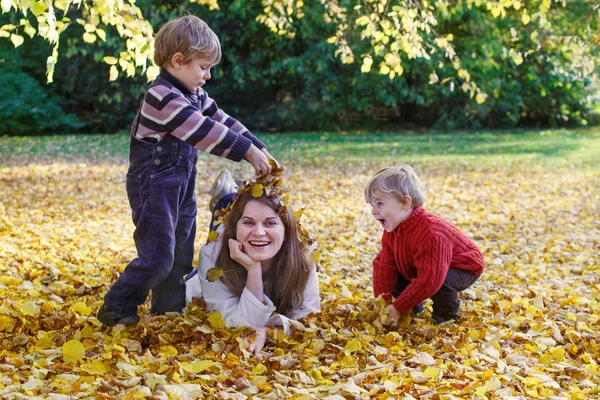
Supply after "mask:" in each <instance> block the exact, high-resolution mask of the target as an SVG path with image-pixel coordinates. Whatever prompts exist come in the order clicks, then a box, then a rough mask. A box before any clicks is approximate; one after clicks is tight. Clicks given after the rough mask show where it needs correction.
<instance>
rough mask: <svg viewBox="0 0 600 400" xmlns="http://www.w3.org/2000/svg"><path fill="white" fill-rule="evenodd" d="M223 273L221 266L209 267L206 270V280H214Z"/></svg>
mask: <svg viewBox="0 0 600 400" xmlns="http://www.w3.org/2000/svg"><path fill="white" fill-rule="evenodd" d="M223 273H224V271H223V269H221V268H211V269H209V270H208V271H206V280H207V281H209V282H214V281H216V280H217V279H219V278H220V277H222V276H223Z"/></svg>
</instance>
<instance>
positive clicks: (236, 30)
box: [0, 0, 600, 132]
mask: <svg viewBox="0 0 600 400" xmlns="http://www.w3.org/2000/svg"><path fill="white" fill-rule="evenodd" d="M18 3H19V4H20V3H22V2H18ZM101 3H102V4H107V3H104V2H96V1H94V2H91V3H90V4H91V6H85V7H84V6H81V5H80V6H79V7H72V8H71V9H69V11H68V13H67V14H65V15H68V17H69V19H70V21H74V22H72V23H70V24H69V25H68V29H63V30H62V31H61V33H60V38H61V46H60V52H59V54H60V60H61V61H60V62H58V63H57V64H56V65H55V66H54V67H53V68H55V70H54V71H55V73H54V84H52V85H49V86H46V87H43V91H44V92H46V93H47V94H48V96H49V98H52V99H54V100H53V101H54V102H56V103H57V104H59V105H60V106H61V107H63V108H64V109H65V110H69V111H70V112H73V113H75V114H76V115H77V116H78V117H79V118H80V119H81V120H82V121H84V122H85V123H86V124H87V125H86V131H92V132H98V131H115V130H125V129H127V127H128V126H129V123H130V122H131V120H132V118H133V115H134V113H135V112H136V111H137V109H138V106H139V102H140V100H141V98H142V95H143V92H144V89H145V86H146V81H147V76H145V75H140V74H139V73H140V72H141V71H142V70H143V69H144V67H146V66H147V64H144V65H143V66H142V65H141V64H140V65H138V66H137V69H136V67H135V65H134V64H135V63H134V64H132V63H131V62H129V61H127V60H134V59H135V58H136V54H137V53H138V51H141V52H143V53H144V54H145V55H143V56H140V57H141V59H140V60H142V59H145V58H144V57H149V54H150V53H148V52H147V50H148V49H147V48H146V47H144V46H145V45H142V46H141V47H140V48H139V49H138V48H132V47H131V42H127V41H125V40H123V35H124V34H125V36H127V35H126V33H124V31H123V30H122V29H121V28H122V26H121V25H119V24H117V23H116V22H115V21H116V20H109V19H104V18H98V13H97V10H96V9H95V8H94V7H100V6H101ZM200 3H202V4H209V3H208V2H206V1H203V2H200ZM3 4H4V3H3ZM73 4H74V5H78V4H80V3H78V2H74V3H73ZM360 4H361V7H359V8H357V9H355V6H357V5H359V4H358V3H357V2H355V1H350V0H346V1H344V2H341V3H336V2H335V1H331V0H330V1H326V2H322V1H320V0H307V1H305V2H304V1H291V0H286V1H284V2H280V3H277V2H273V1H271V0H262V1H261V2H256V1H248V0H224V1H220V2H219V4H218V5H217V3H216V2H214V0H211V2H210V4H209V5H201V4H194V3H190V2H188V1H187V0H185V1H183V0H182V1H180V2H162V1H160V2H156V1H149V0H141V1H137V2H136V7H139V10H140V11H141V12H143V13H144V14H143V15H142V14H138V13H137V11H135V10H133V11H132V13H131V14H129V18H132V19H136V18H138V19H137V20H136V21H137V22H135V23H134V22H131V24H133V25H132V26H134V27H137V28H136V29H138V28H139V29H141V28H140V26H142V25H139V24H141V22H140V21H141V20H140V19H139V18H143V20H144V21H146V22H147V23H149V26H150V27H151V29H152V30H153V31H154V32H156V31H157V30H158V29H159V27H160V26H161V25H162V24H164V23H165V22H166V21H168V20H170V19H172V18H175V17H177V16H180V15H184V14H186V13H193V14H195V15H198V16H200V17H201V18H203V19H204V20H206V21H207V22H208V24H209V25H210V26H211V27H212V28H213V29H214V30H215V31H216V32H217V34H218V35H219V37H220V38H221V42H222V47H223V51H224V55H223V59H222V61H221V64H220V65H219V66H217V67H216V68H215V71H214V74H213V80H212V81H211V82H210V83H209V84H208V85H207V86H206V89H207V90H208V92H209V93H210V95H211V96H212V97H214V98H215V99H216V100H217V102H218V103H219V105H220V106H221V107H222V108H223V109H224V110H226V111H227V112H228V113H229V114H231V115H232V116H234V117H236V118H238V119H239V120H240V121H242V122H243V123H244V124H245V125H247V126H248V127H250V128H251V129H253V130H262V131H290V130H292V131H293V130H322V129H352V128H357V127H376V128H384V129H398V126H404V127H415V126H418V127H432V126H433V127H435V128H438V129H461V128H475V129H477V128H481V127H491V128H497V127H513V126H572V125H586V124H596V123H598V122H599V121H598V116H599V115H600V96H599V93H600V84H599V81H598V76H600V67H599V65H600V47H599V46H597V45H596V46H595V45H594V43H596V42H597V41H596V40H600V36H598V30H599V29H598V20H599V18H596V17H598V16H600V15H599V14H598V12H600V10H594V9H593V8H592V3H591V2H590V1H587V0H582V1H579V2H574V3H569V4H568V5H567V6H563V5H562V4H559V3H551V7H550V8H547V7H546V6H547V4H545V2H544V1H537V0H536V1H533V2H531V3H528V4H527V8H525V7H524V5H523V4H521V5H517V2H515V1H512V0H511V1H506V2H502V4H504V6H502V7H501V8H498V7H500V6H499V4H500V3H494V5H493V6H492V5H491V4H492V3H490V2H489V1H484V0H481V1H479V2H474V1H471V0H466V1H464V2H457V3H452V4H450V3H447V2H445V1H441V0H440V1H434V2H432V3H431V7H429V8H427V11H426V13H425V14H426V15H429V16H430V17H431V18H433V19H434V20H435V21H436V24H437V25H436V26H435V29H434V30H429V31H427V30H417V31H416V32H418V33H419V35H421V38H422V40H423V42H422V43H421V44H422V45H423V46H424V47H423V46H422V48H421V50H419V51H420V52H421V53H419V54H421V55H420V56H418V57H416V56H415V57H413V58H410V57H408V54H409V53H410V52H415V51H416V50H415V49H412V50H410V49H408V48H403V47H401V48H398V49H396V50H392V49H391V47H390V46H392V44H393V43H395V41H397V40H399V42H398V43H403V42H402V41H403V40H407V38H409V37H410V35H411V33H410V32H403V33H402V34H401V35H400V36H397V33H398V32H396V30H395V29H396V28H393V27H391V26H389V25H386V22H385V21H386V20H388V19H389V18H387V17H386V14H385V13H382V12H381V11H380V10H379V9H380V6H379V3H378V2H362V3H360ZM386 4H388V3H386ZM402 4H404V3H402ZM406 4H412V5H413V6H415V7H423V4H424V3H423V4H421V3H406ZM211 7H212V9H211ZM389 7H390V9H392V8H393V7H399V5H398V4H397V3H396V2H394V1H391V2H389ZM402 7H405V6H404V5H402ZM402 7H401V8H402ZM540 7H542V8H544V7H545V8H544V10H542V11H543V12H541V11H540V12H538V13H535V12H534V11H536V10H538V11H539V10H540ZM14 10H15V9H11V12H9V13H7V14H3V15H2V16H1V17H0V26H1V28H0V31H3V32H8V35H9V36H8V39H10V40H12V35H23V34H28V33H27V32H30V33H31V30H28V29H27V24H25V23H23V20H22V19H20V16H19V14H18V12H16V11H14ZM95 10H96V11H95ZM347 10H354V11H352V12H350V13H348V11H347ZM365 10H371V11H372V12H371V14H373V13H374V14H377V15H376V16H373V19H370V18H371V17H369V18H368V21H367V20H365V18H364V16H365V12H366V11H365ZM400 11H401V13H404V14H403V15H404V17H403V18H404V19H403V21H404V22H403V23H405V24H409V25H410V21H420V22H419V23H420V24H425V25H427V23H431V21H429V22H427V21H424V20H423V16H422V15H421V16H419V15H414V13H413V12H411V11H410V8H403V9H402V10H396V12H397V13H400ZM425 14H423V15H425ZM28 15H29V17H30V18H29V19H31V13H30V14H28ZM369 15H370V14H369ZM398 15H399V14H398ZM526 15H527V16H528V18H529V20H528V21H527V23H525V21H526V18H525V16H526ZM113 17H115V15H114V14H111V17H110V18H113ZM343 17H344V18H346V19H345V20H344V18H343ZM542 17H543V18H542ZM7 18H8V19H7ZM107 18H108V17H107ZM115 18H116V17H115ZM361 18H362V19H361ZM63 20H64V18H63ZM88 20H89V21H92V22H93V23H92V24H91V25H93V26H90V25H89V24H88V25H86V23H82V22H84V21H88ZM65 21H66V20H65ZM89 21H88V22H89ZM111 21H113V22H115V23H113V22H111ZM344 21H346V23H347V26H345V27H344V26H343V24H344ZM369 21H370V22H369ZM373 21H377V23H376V24H373ZM432 21H433V20H432ZM544 21H546V22H544ZM365 22H366V23H365ZM426 22H427V23H426ZM31 23H33V22H31ZM119 23H121V24H122V23H125V22H119ZM59 25H60V24H59ZM425 25H422V26H425ZM7 26H8V27H9V28H10V27H13V28H10V29H9V28H6V27H7ZM65 26H66V25H65ZM65 26H63V28H64V27H65ZM367 28H369V29H371V31H369V32H370V33H369V35H366V34H365V32H364V29H367ZM99 29H101V31H102V32H103V33H102V34H99V33H98V32H99ZM139 29H138V30H139ZM144 29H146V30H147V29H150V28H144ZM340 29H342V31H343V32H344V35H343V36H339V33H340V32H342V31H340ZM136 32H137V31H136ZM140 32H141V31H140ZM394 32H396V33H394ZM413 33H414V32H413ZM91 34H93V35H95V37H96V39H94V40H93V41H91V36H90V35H91ZM138 34H141V33H139V32H138ZM394 35H396V36H394ZM407 35H408V36H407ZM0 36H3V34H1V32H0ZM4 36H6V35H4ZM134 36H135V35H134ZM142 36H143V35H142ZM144 37H145V36H144ZM334 37H336V38H338V39H339V38H343V39H344V40H345V44H343V45H342V44H341V42H339V41H338V40H337V39H336V40H328V39H331V38H334ZM385 37H388V39H387V40H388V43H387V44H385V43H383V42H384V41H385V40H386V39H385ZM413 38H414V37H413ZM138 39H139V38H138ZM132 40H133V39H132ZM140 40H141V39H140ZM595 41H596V42H595ZM90 42H91V43H90ZM0 43H4V44H8V45H9V46H12V45H13V44H15V43H14V40H13V43H10V42H9V41H7V40H2V39H1V38H0ZM340 46H342V47H340ZM382 46H383V47H382ZM417 47H418V46H417ZM341 49H342V50H341ZM390 51H391V52H392V53H393V52H394V51H395V52H396V53H394V54H396V55H397V56H398V57H399V58H397V57H396V56H393V57H391V58H390V56H389V54H391V53H390ZM407 51H408V52H409V53H407ZM14 52H15V53H16V54H17V55H18V54H21V55H23V54H27V58H26V59H27V63H26V64H23V65H22V66H21V67H20V69H19V71H20V72H22V73H24V74H26V75H27V76H29V77H33V78H35V80H36V81H37V82H38V84H42V82H44V81H45V79H46V77H45V71H44V70H43V67H44V66H45V65H46V61H47V58H48V57H49V56H52V55H51V49H49V48H48V47H47V45H45V44H44V43H43V42H42V41H41V40H39V38H38V40H26V41H24V43H23V44H20V45H19V46H18V47H17V48H16V49H15V50H14ZM125 53H127V54H126V55H125ZM424 54H426V55H427V56H424ZM11 57H12V55H11V56H7V58H8V59H10V58H11ZM350 58H352V59H353V60H354V59H356V60H364V59H367V58H370V59H371V62H372V64H370V67H369V68H367V67H365V64H364V62H363V63H362V68H359V66H358V65H357V63H354V64H348V61H350ZM24 59H25V57H24ZM102 62H105V63H106V62H108V63H109V64H112V65H110V66H107V65H106V64H102ZM132 65H133V67H132ZM115 69H117V72H125V74H123V73H121V74H120V75H119V76H118V78H116V80H114V81H113V80H111V79H113V78H115ZM133 73H135V75H132V74H133ZM384 73H385V74H384ZM127 74H129V75H130V76H129V77H126V76H125V75H127ZM391 76H393V79H391V78H390V77H391ZM15 79H17V80H18V79H21V78H20V77H19V76H17V77H16V78H15ZM24 79H25V78H24ZM10 96H12V94H11V95H9V97H10ZM484 100H485V101H484ZM46 103H47V101H46ZM15 115H17V114H15ZM25 122H27V123H28V122H30V121H27V120H25ZM19 124H20V123H19V122H15V125H19ZM29 129H30V128H27V129H25V130H29ZM73 129H76V128H75V125H71V128H70V129H69V130H73ZM21 131H23V130H21V129H20V128H18V127H16V128H15V132H21Z"/></svg>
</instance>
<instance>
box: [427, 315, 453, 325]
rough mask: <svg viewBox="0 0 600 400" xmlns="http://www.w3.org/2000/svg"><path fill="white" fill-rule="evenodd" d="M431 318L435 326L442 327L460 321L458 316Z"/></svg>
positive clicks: (433, 316)
mask: <svg viewBox="0 0 600 400" xmlns="http://www.w3.org/2000/svg"><path fill="white" fill-rule="evenodd" d="M431 318H433V320H434V321H435V323H436V325H444V324H448V323H450V322H454V321H458V320H459V319H460V314H458V315H446V316H444V317H438V316H437V315H432V316H431Z"/></svg>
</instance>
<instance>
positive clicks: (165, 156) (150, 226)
mask: <svg viewBox="0 0 600 400" xmlns="http://www.w3.org/2000/svg"><path fill="white" fill-rule="evenodd" d="M138 121H139V111H138V115H137V116H136V118H135V120H134V122H133V125H132V127H131V144H130V151H129V162H130V164H129V170H128V172H127V183H126V185H127V197H128V199H129V205H130V206H131V211H132V216H133V223H134V225H135V231H134V233H133V239H134V241H135V245H136V248H137V254H138V257H137V258H135V259H133V260H132V261H131V262H130V263H129V264H128V265H127V267H125V270H124V271H123V273H122V274H121V275H120V276H119V278H118V279H117V281H116V282H115V283H114V284H113V285H112V287H111V288H110V290H109V291H108V293H107V294H106V295H105V297H104V302H105V304H107V305H108V307H109V308H110V309H111V310H114V311H115V312H116V313H118V314H120V315H123V316H129V315H136V314H137V307H138V306H139V305H141V304H143V303H144V302H145V301H146V298H147V297H148V294H149V292H150V290H152V301H151V312H152V313H156V314H164V313H166V312H171V311H175V312H181V311H182V310H183V308H184V307H185V282H184V281H183V277H184V276H185V275H186V274H188V273H189V272H190V271H192V261H193V259H194V239H195V236H196V213H197V204H196V195H195V193H194V189H195V184H196V163H197V161H198V151H197V150H196V149H195V148H193V147H192V146H190V145H189V144H187V143H185V142H183V141H181V140H179V139H177V138H176V137H174V136H172V135H170V134H166V135H165V136H164V137H163V138H162V139H161V140H160V141H156V140H155V139H144V140H140V139H137V138H136V137H135V132H136V130H137V126H138Z"/></svg>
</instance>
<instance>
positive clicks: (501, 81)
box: [0, 0, 600, 400]
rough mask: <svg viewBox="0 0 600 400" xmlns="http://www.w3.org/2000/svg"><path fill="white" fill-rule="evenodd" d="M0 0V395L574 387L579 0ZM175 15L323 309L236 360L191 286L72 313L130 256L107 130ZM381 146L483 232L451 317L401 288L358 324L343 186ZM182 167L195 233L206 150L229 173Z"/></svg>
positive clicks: (584, 177) (362, 178) (592, 274)
mask: <svg viewBox="0 0 600 400" xmlns="http://www.w3.org/2000/svg"><path fill="white" fill-rule="evenodd" d="M50 5H52V6H53V7H54V8H53V10H54V11H56V13H57V14H56V15H57V22H56V23H55V24H49V23H48V21H52V19H51V18H50V17H49V16H50V14H49V10H50V7H49V6H50ZM67 5H68V6H69V7H70V8H69V9H68V13H66V14H65V13H63V10H64V9H65V8H67ZM429 6H431V7H433V8H430V7H429ZM1 7H2V10H3V13H2V15H0V18H1V19H0V72H1V74H0V80H1V81H0V87H1V88H2V91H1V96H0V115H1V116H2V122H3V123H2V125H1V126H0V134H1V135H0V198H1V199H2V200H1V201H0V398H2V399H26V398H27V399H29V398H31V399H37V398H51V399H61V400H62V399H72V398H83V399H87V398H99V399H113V398H119V399H139V398H149V399H169V398H183V399H186V398H221V399H226V398H232V399H244V398H295V399H322V398H327V399H331V400H341V399H363V398H365V399H366V398H381V399H386V398H401V399H408V400H411V399H421V398H426V399H436V400H437V399H443V400H454V399H519V400H521V399H536V398H544V399H553V400H575V399H576V400H587V399H597V398H600V367H599V362H598V360H599V359H600V343H599V337H600V330H599V328H598V326H599V325H600V323H599V322H600V304H599V302H598V299H599V298H600V277H599V274H598V271H599V270H600V220H599V217H598V216H599V215H600V190H598V189H599V188H600V130H599V128H598V127H597V124H598V115H599V91H598V76H599V74H598V65H599V64H598V55H599V46H598V43H599V41H600V36H599V31H598V22H599V21H600V15H599V14H598V12H600V10H599V9H598V4H596V3H595V2H592V1H584V0H580V1H573V2H565V3H563V2H562V1H561V2H556V1H550V0H541V1H536V0H532V1H528V2H518V1H513V0H503V1H489V0H477V1H476V0H473V1H471V0H463V1H458V2H445V1H433V2H431V3H426V2H416V1H406V2H398V1H384V2H378V1H361V2H352V1H347V2H336V1H322V2H320V1H306V2H303V1H282V2H275V1H270V0H263V1H262V2H258V1H256V2H254V1H230V2H225V1H220V2H219V3H218V4H217V3H215V2H207V3H206V4H197V3H191V2H150V1H137V2H136V3H135V4H133V3H129V2H122V1H120V0H100V1H92V2H78V1H74V2H66V1H53V2H49V1H14V0H3V1H2V2H1ZM20 7H24V8H26V9H27V13H26V15H23V13H22V12H21V11H20V10H21V9H22V8H20ZM137 7H139V8H137ZM186 13H193V14H196V15H199V16H201V17H202V18H203V19H205V20H206V21H207V22H208V23H209V24H210V25H211V26H212V27H213V28H214V29H215V31H216V32H217V34H219V36H220V37H221V42H222V45H223V49H224V57H223V59H222V61H221V63H220V64H219V65H218V66H217V67H216V68H215V73H214V77H213V79H212V80H211V81H210V82H209V83H208V84H207V86H206V89H207V91H208V92H209V93H210V94H211V95H212V96H213V97H214V98H215V99H216V100H217V101H218V103H219V105H220V106H221V107H223V109H225V110H226V111H228V112H229V113H230V114H232V115H234V116H236V117H238V118H239V119H240V120H241V121H242V122H244V123H245V124H246V125H247V126H248V127H250V128H251V129H252V130H253V132H255V133H256V134H257V136H258V137H259V138H260V139H261V140H263V141H264V142H265V143H266V144H267V146H268V148H269V150H270V151H271V153H272V154H274V155H275V156H276V157H277V159H278V160H279V161H280V162H281V163H282V165H283V166H284V167H285V179H286V183H288V184H291V185H292V187H293V191H292V197H291V201H292V205H293V206H294V207H295V208H296V209H300V208H304V214H303V215H302V217H301V223H302V225H303V227H305V228H307V229H308V230H309V232H310V233H311V235H312V236H313V237H314V238H316V239H317V241H318V245H319V254H320V260H319V265H318V272H319V277H320V280H321V292H322V309H323V311H322V312H321V313H320V314H319V315H315V316H311V317H309V318H306V319H304V320H302V321H301V323H299V324H296V326H295V328H294V330H293V332H292V334H291V335H289V336H284V335H283V334H281V332H280V331H275V332H271V334H270V338H269V341H268V343H267V345H266V347H265V354H266V355H267V357H266V358H264V359H262V360H261V359H257V358H254V357H250V356H248V354H247V351H246V345H245V344H244V341H243V338H251V337H252V335H253V333H252V330H251V329H226V328H224V326H223V322H222V320H221V319H220V317H219V316H218V314H215V313H207V312H206V310H205V308H204V305H203V303H202V301H197V302H195V303H194V304H192V305H190V306H189V307H188V308H187V309H186V312H185V313H184V314H183V315H167V316H151V315H149V313H148V311H149V306H148V304H145V305H144V306H142V307H140V310H139V311H140V314H141V315H142V320H141V321H140V323H139V324H137V325H136V326H134V327H127V328H125V327H123V326H117V327H112V328H110V327H103V326H102V325H101V324H100V323H99V321H98V320H97V319H96V318H95V314H96V312H97V310H98V308H99V307H100V306H101V304H102V296H103V294H104V293H105V292H106V290H107V288H108V286H109V285H110V284H111V283H112V282H113V281H114V280H115V279H116V277H117V276H118V274H119V273H120V271H122V268H123V267H124V266H125V265H126V264H127V263H128V261H129V260H131V258H133V257H135V247H134V244H133V240H132V233H133V224H132V223H131V216H130V210H129V205H128V203H127V196H126V193H125V173H126V171H127V164H128V162H127V159H128V158H127V157H128V154H127V153H128V134H127V128H128V126H129V124H130V121H131V119H132V117H133V114H134V112H135V111H136V110H137V108H138V106H139V102H140V100H141V97H142V95H143V91H144V87H145V85H146V83H147V80H148V75H152V73H153V71H152V68H151V66H150V64H149V63H148V58H147V57H148V53H147V50H148V47H147V46H148V44H149V43H150V42H149V41H148V38H150V37H151V34H152V32H154V31H155V30H156V29H157V28H158V27H159V26H160V25H161V24H163V23H164V22H165V21H167V20H168V19H171V18H173V17H176V16H180V15H184V14H186ZM391 13H396V14H393V15H392V14H391ZM399 16H400V17H399ZM65 17H68V18H69V19H70V21H71V22H72V23H71V24H70V25H68V26H67V25H66V22H65V21H66V20H65V19H64V18H65ZM365 17H366V18H365ZM431 18H433V20H435V21H436V23H435V24H433V22H432V21H433V20H432V19H431ZM396 19H397V20H398V21H400V23H399V24H398V25H394V23H395V21H396ZM385 21H388V22H387V23H386V22H385ZM61 24H62V25H61ZM344 24H345V25H344ZM390 24H391V25H390ZM52 26H53V27H54V29H56V31H55V33H58V32H59V31H60V41H59V42H56V41H53V39H56V36H55V35H54V36H53V30H52ZM427 27H429V30H428V28H427ZM63 28H66V29H64V30H62V29H63ZM150 28H152V29H150ZM386 37H387V38H388V39H386ZM44 38H49V39H50V41H48V40H45V39H44ZM419 38H421V39H419ZM386 40H387V41H386ZM57 43H59V46H58V47H56V46H57ZM394 43H399V44H398V45H396V46H395V47H394V46H393V44H394ZM128 46H129V47H128ZM54 49H55V50H56V53H53V51H54ZM144 57H146V58H144ZM138 61H140V63H139V65H136V64H137V62H138ZM349 61H354V62H352V63H350V62H349ZM154 72H155V71H154ZM128 75H129V76H128ZM49 80H52V81H53V82H51V83H48V81H49ZM399 162H404V163H409V164H411V165H412V166H414V167H415V169H416V170H417V172H418V173H419V174H420V176H421V177H422V179H423V180H424V182H425V190H426V204H425V206H426V208H427V209H428V210H429V211H432V212H434V213H436V214H439V215H441V216H443V217H444V218H445V219H447V220H449V221H451V222H452V223H454V224H456V225H457V226H458V227H459V228H460V229H461V230H462V231H463V232H465V233H466V234H467V235H468V236H469V237H471V238H472V239H473V240H474V241H475V242H476V243H477V244H478V245H479V246H480V247H481V249H482V250H483V252H484V254H485V260H486V271H485V273H484V275H483V277H482V279H480V281H479V282H477V283H476V284H475V285H474V286H473V287H472V288H471V289H470V290H468V291H466V292H464V293H463V295H462V297H461V298H462V300H463V303H462V319H461V321H460V323H458V324H448V325H442V326H437V325H435V324H433V322H432V320H431V317H430V315H431V304H430V303H426V310H425V312H424V313H422V314H421V315H419V316H417V317H413V316H408V317H407V318H406V319H404V320H403V321H402V323H401V325H400V326H399V327H398V329H389V328H386V327H384V326H383V325H382V318H381V312H382V311H383V304H381V302H376V301H375V300H374V299H373V297H372V288H371V275H370V273H371V260H372V258H373V257H374V256H375V254H376V253H377V250H378V246H379V242H380V238H381V228H380V227H379V226H378V224H377V223H376V222H375V221H374V220H373V218H372V216H371V215H370V207H369V205H368V204H366V203H365V201H364V196H363V188H364V185H365V183H366V182H367V181H368V179H369V177H370V176H371V175H372V174H373V173H374V172H376V171H377V170H378V169H379V168H382V167H384V166H387V165H390V164H393V163H399ZM198 166H199V168H198V171H199V172H198V185H197V196H198V204H199V209H198V235H197V239H196V248H199V247H200V246H201V245H202V244H203V243H204V241H205V240H206V239H207V235H208V230H207V229H203V227H205V226H207V224H208V221H209V219H210V213H209V211H208V207H207V206H206V205H207V204H208V200H209V195H208V194H207V191H208V189H209V188H210V185H211V183H212V181H213V179H214V178H215V177H216V175H217V174H218V172H219V171H220V170H221V169H222V168H229V169H231V170H232V171H233V173H234V175H236V176H241V177H246V178H248V177H251V176H252V170H251V168H250V166H249V164H248V163H245V162H242V163H238V164H235V163H231V162H229V161H227V160H222V159H219V158H216V157H212V156H208V155H206V154H200V156H199V162H198Z"/></svg>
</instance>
